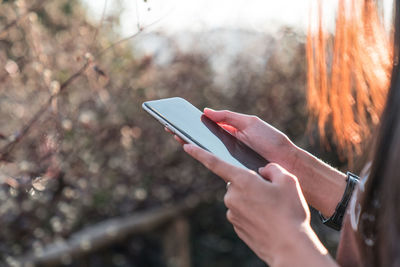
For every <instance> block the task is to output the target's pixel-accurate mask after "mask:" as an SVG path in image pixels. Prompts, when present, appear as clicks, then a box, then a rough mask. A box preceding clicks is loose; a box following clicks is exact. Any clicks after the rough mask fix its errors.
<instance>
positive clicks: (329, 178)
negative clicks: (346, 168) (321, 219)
mask: <svg viewBox="0 0 400 267" xmlns="http://www.w3.org/2000/svg"><path fill="white" fill-rule="evenodd" d="M290 155H291V156H290V161H291V167H290V169H289V170H291V172H292V173H293V174H294V175H295V176H296V177H297V178H298V179H299V183H300V186H301V189H302V190H303V193H304V197H305V198H306V201H307V203H309V204H310V205H311V206H313V207H314V208H315V209H317V210H319V211H321V213H322V214H323V215H324V216H325V217H330V216H331V215H332V214H333V213H334V211H335V208H336V206H337V203H339V201H340V199H341V197H342V195H343V192H344V189H345V187H346V175H345V174H344V173H342V172H340V171H338V170H337V169H335V168H332V167H331V166H329V165H328V164H326V163H324V162H323V161H321V160H320V159H318V158H316V157H315V156H314V155H312V154H310V153H309V152H307V151H305V150H303V149H301V148H300V147H297V146H296V145H293V146H292V147H291V152H290Z"/></svg>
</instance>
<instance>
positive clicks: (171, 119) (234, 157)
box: [144, 97, 268, 172]
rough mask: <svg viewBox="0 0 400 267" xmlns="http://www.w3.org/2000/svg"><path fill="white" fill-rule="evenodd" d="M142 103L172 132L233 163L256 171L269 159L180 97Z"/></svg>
mask: <svg viewBox="0 0 400 267" xmlns="http://www.w3.org/2000/svg"><path fill="white" fill-rule="evenodd" d="M144 105H145V106H146V107H147V108H148V109H151V110H152V111H153V112H154V113H155V114H157V116H159V117H160V118H162V120H164V121H166V122H168V124H170V125H171V126H172V127H173V128H175V132H179V133H181V134H182V135H184V136H186V137H187V138H188V139H190V140H192V141H193V142H194V143H196V144H197V145H199V146H200V147H202V148H204V149H206V150H208V151H209V152H211V153H213V154H214V155H216V156H217V157H219V158H220V159H222V160H224V161H226V162H228V163H230V164H232V165H235V166H238V167H242V168H247V169H250V170H254V171H256V172H257V171H258V169H259V168H260V167H264V166H265V165H266V164H267V163H268V161H267V160H265V159H264V158H263V157H261V156H260V155H259V154H258V153H256V152H255V151H253V150H252V149H251V148H249V147H248V146H247V145H245V144H244V143H243V142H241V141H239V140H238V139H236V138H235V137H234V136H232V135H231V134H230V133H228V132H227V131H225V130H224V129H223V128H221V127H220V126H219V125H218V124H216V123H215V122H214V121H212V120H210V119H209V118H207V117H206V116H204V115H203V113H202V112H201V111H200V110H199V109H197V108H196V107H195V106H193V105H192V104H190V103H189V102H188V101H186V100H184V99H183V98H178V97H174V98H167V99H161V100H154V101H148V102H145V103H144Z"/></svg>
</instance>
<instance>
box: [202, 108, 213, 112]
mask: <svg viewBox="0 0 400 267" xmlns="http://www.w3.org/2000/svg"><path fill="white" fill-rule="evenodd" d="M206 109H208V110H211V111H215V110H213V109H212V108H204V110H206Z"/></svg>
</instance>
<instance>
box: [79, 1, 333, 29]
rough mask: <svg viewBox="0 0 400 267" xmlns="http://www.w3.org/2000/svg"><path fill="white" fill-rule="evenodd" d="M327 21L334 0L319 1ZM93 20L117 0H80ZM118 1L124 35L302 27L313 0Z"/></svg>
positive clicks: (330, 15) (305, 22) (109, 8)
mask: <svg viewBox="0 0 400 267" xmlns="http://www.w3.org/2000/svg"><path fill="white" fill-rule="evenodd" d="M323 1H325V3H326V6H327V12H326V13H327V16H326V17H327V20H328V21H329V20H330V21H332V20H333V17H334V10H335V6H336V1H335V0H323ZM83 2H84V3H86V4H87V5H88V7H89V11H90V14H91V16H92V18H93V19H94V20H96V19H97V20H100V18H101V14H102V10H103V7H104V3H105V2H107V10H109V11H110V12H112V10H114V11H115V3H116V2H117V0H83ZM118 2H120V3H122V5H123V11H122V13H121V29H120V30H121V32H122V34H123V35H128V34H130V33H133V32H134V31H135V30H137V24H138V21H139V24H140V25H141V26H146V25H148V24H151V23H153V22H155V21H158V22H157V23H156V24H155V25H154V26H152V27H151V28H152V29H154V30H163V31H166V32H170V33H171V32H172V33H173V32H177V31H184V30H190V31H202V30H208V29H211V28H243V29H249V30H254V31H271V30H272V31H273V30H274V29H276V28H278V26H279V25H283V24H284V25H289V26H293V27H298V28H303V29H304V28H305V27H306V25H307V23H308V21H307V18H308V15H309V11H310V3H311V2H315V1H314V0H147V1H146V2H145V1H144V0H118Z"/></svg>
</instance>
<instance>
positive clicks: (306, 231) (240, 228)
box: [184, 144, 333, 266]
mask: <svg viewBox="0 0 400 267" xmlns="http://www.w3.org/2000/svg"><path fill="white" fill-rule="evenodd" d="M184 150H185V151H186V152H187V153H188V154H189V155H191V156H192V157H194V158H195V159H197V160H198V161H200V162H201V163H203V164H204V165H205V166H206V167H207V168H208V169H210V170H211V171H213V172H214V173H215V174H217V175H219V176H220V177H221V178H222V179H224V180H225V181H226V182H229V186H228V187H227V193H226V195H225V198H224V202H225V205H226V206H227V208H228V211H227V218H228V220H229V221H230V222H231V223H232V224H233V227H234V229H235V231H236V233H237V234H238V236H239V237H240V238H241V239H242V240H243V241H244V242H245V243H246V244H247V245H248V246H249V247H250V248H251V249H252V250H253V251H254V252H255V253H256V254H257V255H258V256H259V257H260V258H261V259H263V260H264V261H266V262H267V263H268V264H270V265H271V266H302V265H303V266H313V265H314V266H327V263H330V264H332V263H333V261H332V259H330V257H329V256H328V255H327V251H326V249H325V248H324V247H323V246H322V244H321V243H320V242H319V240H318V238H317V237H316V236H315V234H314V232H313V231H312V230H311V227H310V211H309V209H308V206H307V203H306V201H305V199H304V196H303V194H302V192H301V188H300V186H299V183H298V181H297V178H296V177H295V176H294V175H292V174H290V173H289V172H287V171H286V170H285V169H283V168H282V167H281V166H279V165H278V164H274V163H270V164H268V165H267V166H266V167H264V168H261V169H260V174H261V175H262V177H261V176H260V175H258V174H257V173H255V172H254V171H249V170H246V169H242V168H239V167H235V166H233V165H230V164H228V163H226V162H224V161H222V160H220V159H218V158H217V157H216V156H214V155H212V154H211V153H209V152H207V151H205V150H203V149H201V148H199V147H197V146H195V145H189V144H186V145H184Z"/></svg>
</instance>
